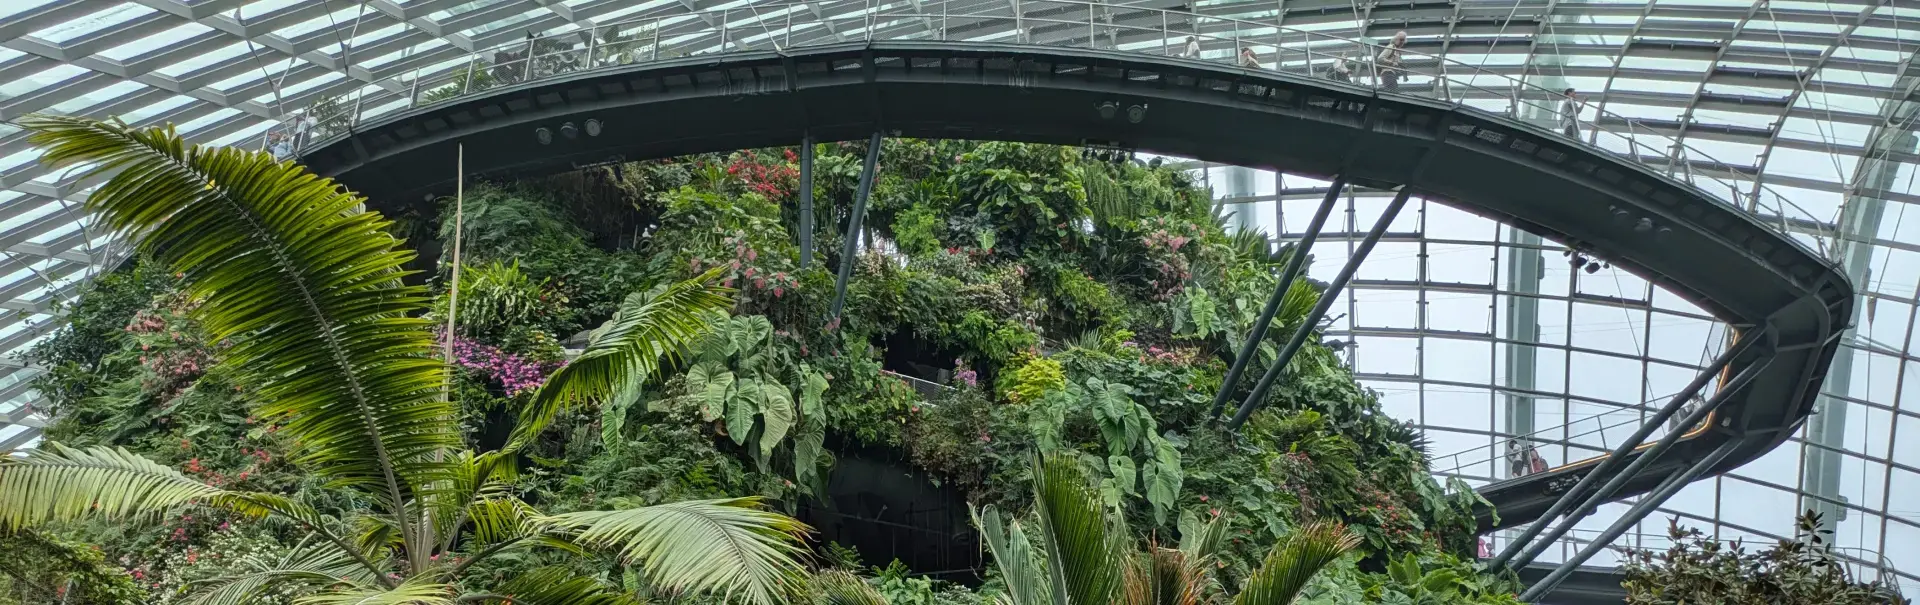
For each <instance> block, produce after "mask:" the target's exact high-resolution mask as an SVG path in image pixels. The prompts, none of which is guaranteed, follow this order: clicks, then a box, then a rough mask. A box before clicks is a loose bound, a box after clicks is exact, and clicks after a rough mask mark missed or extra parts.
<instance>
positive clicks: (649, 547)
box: [542, 498, 810, 605]
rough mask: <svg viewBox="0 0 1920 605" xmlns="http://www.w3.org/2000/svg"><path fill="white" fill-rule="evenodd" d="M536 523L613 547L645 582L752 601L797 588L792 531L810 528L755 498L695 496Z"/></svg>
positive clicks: (768, 600)
mask: <svg viewBox="0 0 1920 605" xmlns="http://www.w3.org/2000/svg"><path fill="white" fill-rule="evenodd" d="M542 523H543V524H545V525H546V526H547V527H550V528H552V529H553V530H554V531H557V532H563V533H565V534H570V535H571V536H572V537H573V539H574V541H575V542H578V543H579V544H581V545H584V546H587V547H589V548H611V549H617V550H618V551H619V552H620V555H621V557H622V558H624V559H626V560H627V561H629V562H635V563H638V564H639V565H640V566H641V569H642V570H643V571H644V572H645V575H646V577H647V580H648V582H650V583H651V584H653V585H654V586H657V587H660V588H661V589H664V590H668V591H672V592H678V593H694V592H705V593H715V594H719V595H722V596H723V597H724V598H727V599H731V598H735V597H737V598H739V599H741V600H743V601H746V602H748V603H752V604H753V605H774V604H775V603H785V602H786V600H787V599H788V598H789V597H791V596H792V595H794V594H795V593H796V591H797V589H798V588H799V583H800V579H801V577H802V570H801V568H800V562H799V561H798V560H797V557H798V556H799V555H800V553H801V548H800V545H799V537H800V536H801V535H802V534H805V533H806V532H808V531H810V530H809V528H808V527H807V526H806V525H805V524H802V523H800V522H799V521H795V520H793V519H792V518H790V517H787V516H786V515H782V514H779V513H774V512H768V511H765V510H762V509H761V506H760V499H759V498H733V499H727V500H695V501H687V502H675V503H671V504H661V505H658V506H647V507H641V508H634V509H627V510H613V511H585V512H575V513H563V514H559V515H553V516H549V517H546V518H544V519H543V520H542Z"/></svg>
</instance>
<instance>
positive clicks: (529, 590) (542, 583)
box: [467, 567, 640, 605]
mask: <svg viewBox="0 0 1920 605" xmlns="http://www.w3.org/2000/svg"><path fill="white" fill-rule="evenodd" d="M489 592H490V593H492V594H497V595H501V596H502V597H507V596H510V597H511V600H510V601H509V600H508V599H507V598H501V599H498V600H494V599H487V598H484V597H482V598H475V597H467V600H471V601H480V602H486V601H489V600H494V601H495V602H501V603H506V602H511V603H512V604H513V605H639V603H640V602H639V601H637V600H635V599H634V598H633V597H630V596H627V595H625V594H622V593H620V592H619V591H617V590H615V589H613V587H610V586H607V585H605V584H602V583H600V581H598V580H595V579H593V578H588V577H585V576H581V575H578V574H576V573H574V572H573V570H570V569H567V568H564V567H542V568H539V569H535V570H533V571H529V572H527V573H523V574H520V575H519V576H516V577H514V578H513V579H511V580H507V581H505V582H502V583H500V585H499V586H495V587H493V589H492V590H490V591H489Z"/></svg>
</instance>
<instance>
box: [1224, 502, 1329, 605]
mask: <svg viewBox="0 0 1920 605" xmlns="http://www.w3.org/2000/svg"><path fill="white" fill-rule="evenodd" d="M1359 545H1360V537H1359V536H1356V535H1354V534H1353V533H1352V532H1349V531H1347V528H1346V526H1344V525H1340V524H1337V523H1327V522H1315V523H1310V524H1307V525H1304V526H1301V527H1300V528H1299V529H1295V530H1294V531H1293V533H1291V534H1288V535H1287V537H1286V538H1283V539H1281V541H1280V543H1279V544H1276V545H1274V547H1273V552H1271V553H1268V554H1267V560H1266V562H1264V563H1261V564H1260V570H1259V571H1256V572H1254V574H1253V576H1252V577H1249V578H1247V582H1246V585H1245V586H1243V587H1242V588H1241V590H1240V594H1239V595H1236V596H1234V599H1233V603H1234V605H1291V604H1292V603H1293V599H1294V597H1296V596H1299V594H1300V591H1301V590H1302V589H1305V588H1306V587H1307V582H1308V581H1309V580H1312V579H1313V575H1314V574H1317V573H1320V569H1321V568H1324V567H1326V566H1327V565H1329V564H1331V563H1333V562H1334V561H1337V560H1339V559H1340V557H1341V556H1343V555H1345V554H1347V551H1350V550H1353V549H1354V547H1356V546H1359Z"/></svg>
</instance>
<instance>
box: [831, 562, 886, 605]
mask: <svg viewBox="0 0 1920 605" xmlns="http://www.w3.org/2000/svg"><path fill="white" fill-rule="evenodd" d="M813 596H814V602H815V603H818V604H819V605H889V603H888V602H887V597H886V596H884V595H881V594H880V591H879V590H875V589H874V587H873V585H872V584H868V583H867V581H866V580H862V579H860V576H857V575H854V574H853V572H849V571H841V570H833V571H824V572H820V573H818V574H815V575H814V576H813Z"/></svg>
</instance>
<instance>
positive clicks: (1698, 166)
mask: <svg viewBox="0 0 1920 605" xmlns="http://www.w3.org/2000/svg"><path fill="white" fill-rule="evenodd" d="M824 6H825V5H824V4H821V3H794V4H772V5H751V6H745V7H739V8H732V9H723V10H708V11H699V12H683V13H676V14H661V15H658V16H635V17H629V18H624V19H621V20H618V21H614V22H610V23H606V24H597V25H594V26H592V27H590V28H583V29H578V30H575V31H570V32H564V33H558V34H548V35H541V36H533V35H531V34H530V35H529V37H528V38H525V39H520V40H514V41H511V42H506V43H503V44H498V45H495V46H491V47H487V48H483V49H480V50H477V51H474V52H469V53H457V52H454V53H448V52H445V50H446V49H440V50H437V51H429V52H435V53H440V54H437V55H434V56H435V57H439V58H440V59H441V60H439V61H437V62H433V63H430V64H426V65H421V66H419V67H416V68H414V69H412V70H409V71H407V72H404V73H403V74H401V75H398V76H393V77H389V78H385V79H383V80H381V81H380V82H377V83H375V84H372V85H368V86H364V87H362V88H360V89H359V90H355V91H352V92H350V93H348V94H346V95H344V96H341V97H335V98H331V99H328V100H327V101H326V102H327V103H328V104H329V105H330V106H329V107H314V108H310V110H309V111H308V112H307V113H308V114H310V115H311V116H312V117H311V118H310V119H307V120H306V121H307V125H306V126H305V127H304V131H305V133H304V134H300V135H283V136H282V142H281V143H280V145H279V147H277V148H278V149H281V150H285V151H287V152H290V153H295V154H297V153H299V152H301V151H304V149H305V148H306V147H311V146H313V144H314V143H315V142H318V141H322V140H325V139H327V138H330V137H333V136H338V135H341V134H344V133H346V132H348V131H350V130H352V129H354V128H355V127H357V126H358V125H359V124H361V123H363V122H365V121H367V120H369V119H373V118H378V117H380V116H384V115H387V114H390V113H395V112H401V111H405V110H408V109H411V108H415V107H419V106H422V105H431V104H434V103H440V102H445V101H448V100H452V99H457V98H461V97H465V96H468V95H472V94H475V93H479V92H482V91H485V90H489V89H492V88H497V87H501V86H510V85H515V84H520V83H525V82H532V81H538V80H541V79H544V78H550V77H555V76H559V75H563V74H571V73H579V72H584V71H592V70H597V69H607V68H613V67H617V66H622V65H629V64H633V63H643V62H649V61H657V60H663V59H670V58H677V57H685V56H693V55H706V54H718V53H728V52H739V51H768V50H783V49H790V48H798V47H805V46H812V45H821V44H834V43H841V42H847V41H853V40H946V41H980V42H1005V43H1019V44H1035V45H1051V46H1066V47H1074V48H1099V49H1113V50H1122V51H1132V52H1140V53H1146V54H1154V55H1163V56H1180V57H1185V58H1187V59H1190V60H1194V61H1208V62H1215V63H1219V62H1225V63H1229V64H1234V65H1242V66H1244V68H1245V69H1249V70H1278V71H1282V72H1288V73H1292V74H1296V75H1303V76H1311V77H1321V78H1331V79H1336V80H1340V81H1342V82H1344V83H1346V84H1348V85H1352V86H1356V87H1360V88H1365V89H1372V90H1376V91H1380V92H1385V93H1390V94H1404V95H1412V96H1421V97H1429V98H1434V99H1439V100H1442V101H1446V102H1451V103H1455V104H1457V105H1459V106H1462V107H1471V108H1474V109H1477V110H1480V111H1484V112H1488V113H1492V114H1497V115H1505V116H1508V117H1511V118H1514V119H1517V120H1521V121H1526V122H1531V123H1534V124H1535V125H1536V126H1539V127H1542V128H1546V129H1548V130H1551V131H1558V132H1562V133H1563V134H1562V136H1568V138H1571V139H1577V140H1578V141H1579V142H1580V143H1581V144H1584V145H1589V146H1592V147H1594V148H1596V149H1600V150H1603V151H1605V152H1607V153H1610V154H1613V155H1616V156H1620V157H1623V158H1627V159H1630V160H1632V161H1635V162H1638V163H1641V164H1643V165H1646V166H1648V167H1651V168H1653V169H1655V170H1657V171H1660V172H1663V173H1665V174H1667V175H1669V176H1671V177H1673V178H1675V179H1677V180H1680V181H1684V182H1687V183H1690V184H1692V185H1694V186H1696V187H1697V188H1699V189H1700V190H1701V191H1703V192H1705V193H1706V194H1708V195H1709V196H1710V197H1713V198H1715V199H1718V200H1720V201H1721V202H1722V203H1725V204H1727V205H1729V206H1732V207H1734V208H1737V209H1739V210H1741V211H1744V212H1747V213H1750V214H1753V215H1754V216H1756V217H1758V218H1759V219H1760V220H1761V221H1762V222H1763V223H1765V224H1767V225H1768V226H1769V227H1770V228H1772V229H1774V230H1776V231H1779V232H1782V233H1786V234H1788V235H1789V236H1790V237H1793V238H1795V239H1798V240H1799V241H1801V242H1802V243H1804V244H1807V245H1808V246H1809V247H1812V248H1814V249H1816V250H1818V251H1821V252H1822V253H1825V250H1826V248H1827V247H1828V246H1830V245H1831V243H1830V242H1831V240H1832V237H1833V235H1834V233H1833V221H1834V219H1835V217H1830V216H1818V215H1816V214H1815V213H1813V212H1811V211H1808V210H1806V209H1805V208H1801V207H1799V206H1798V205H1796V204H1794V203H1793V202H1792V201H1790V200H1788V199H1787V197H1786V196H1783V195H1779V194H1778V193H1776V192H1772V191H1769V190H1768V189H1767V188H1766V187H1764V186H1762V185H1760V184H1759V183H1758V180H1757V179H1754V178H1752V177H1753V176H1754V175H1752V174H1749V173H1751V172H1752V171H1753V168H1751V167H1748V166H1744V165H1741V164H1736V163H1732V162H1727V161H1723V160H1721V159H1718V158H1715V157H1714V156H1713V155H1712V154H1710V153H1708V152H1706V151H1704V150H1702V149H1700V148H1698V147H1695V146H1693V145H1689V144H1687V143H1686V142H1684V141H1682V140H1681V137H1680V136H1675V135H1673V134H1669V132H1668V131H1678V132H1684V129H1685V126H1684V125H1681V124H1678V123H1676V122H1674V121H1672V120H1648V119H1641V118H1636V117H1633V116H1627V115H1621V114H1618V113H1615V112H1612V111H1607V110H1604V109H1601V108H1598V107H1592V106H1586V105H1584V104H1576V105H1575V106H1574V109H1575V110H1576V111H1577V113H1578V115H1577V117H1575V118H1572V119H1568V117H1567V116H1566V115H1565V113H1566V112H1563V109H1564V107H1563V103H1565V102H1566V101H1567V99H1568V97H1566V96H1565V95H1564V94H1563V93H1562V92H1561V91H1556V90H1551V89H1549V88H1546V87H1543V86H1541V85H1539V84H1538V83H1536V82H1533V81H1529V78H1528V77H1526V76H1525V75H1521V76H1518V77H1516V76H1515V75H1511V74H1508V73H1502V72H1498V71H1495V70H1493V69H1488V68H1485V67H1482V66H1478V65H1472V64H1468V63H1465V62H1462V61H1458V60H1455V59H1450V58H1448V57H1445V56H1439V55H1432V54H1428V53H1424V52H1419V51H1414V50H1409V49H1405V48H1399V47H1395V46H1394V45H1393V43H1392V41H1391V39H1389V40H1371V39H1353V38H1343V37H1338V36H1333V35H1329V34H1325V33H1320V32H1315V31H1308V30H1302V29H1298V28H1292V27H1284V26H1280V25H1278V24H1277V23H1274V22H1260V21H1258V20H1251V19H1239V18H1230V17H1218V16H1209V15H1202V14H1196V13H1194V12H1189V11H1183V10H1172V9H1157V8H1146V7H1137V6H1125V5H1113V4H1105V3H1098V2H1082V1H1074V0H982V1H974V0H954V1H951V2H939V3H919V2H892V3H885V4H878V3H872V2H870V3H869V4H868V5H867V7H866V8H865V9H864V10H852V11H847V12H842V13H836V14H825V13H824V12H822V10H821V9H822V8H823V7H824ZM840 6H845V5H844V4H843V5H840ZM1196 49H1197V52H1195V50H1196ZM1243 52H1244V53H1245V54H1246V55H1250V56H1244V55H1243ZM416 60H417V59H416ZM428 60H431V59H428ZM1519 69H1521V70H1522V71H1525V70H1527V69H1529V68H1527V67H1525V66H1521V67H1520V68H1519ZM1569 124H1571V129H1568V125H1569ZM274 132H282V133H285V132H290V131H289V129H288V128H286V127H284V126H283V127H277V128H274V129H271V130H270V131H269V133H268V134H267V135H265V136H268V137H271V136H275V135H274V134H273V133H274ZM257 144H259V145H261V146H263V147H265V148H276V147H275V145H274V143H272V142H269V141H267V140H265V139H264V138H263V139H262V140H260V141H258V142H257ZM1648 228H1650V229H1651V228H1654V227H1653V226H1651V225H1649V226H1648Z"/></svg>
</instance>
